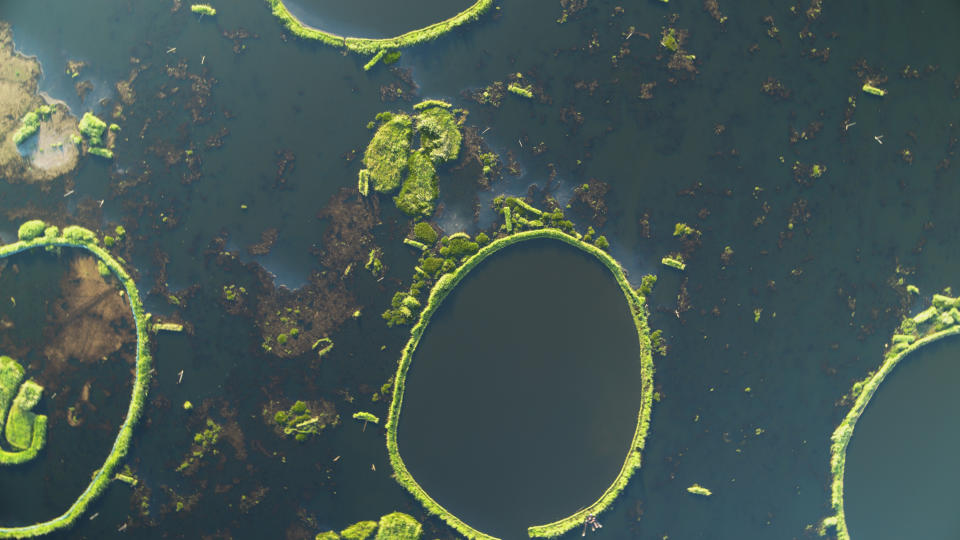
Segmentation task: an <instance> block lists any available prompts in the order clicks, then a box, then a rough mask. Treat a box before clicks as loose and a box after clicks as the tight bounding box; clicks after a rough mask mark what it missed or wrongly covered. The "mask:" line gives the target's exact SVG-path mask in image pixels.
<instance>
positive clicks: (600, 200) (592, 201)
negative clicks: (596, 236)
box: [570, 178, 610, 228]
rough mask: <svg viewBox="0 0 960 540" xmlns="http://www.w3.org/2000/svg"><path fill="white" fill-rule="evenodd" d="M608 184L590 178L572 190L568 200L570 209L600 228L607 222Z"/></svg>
mask: <svg viewBox="0 0 960 540" xmlns="http://www.w3.org/2000/svg"><path fill="white" fill-rule="evenodd" d="M609 191H610V185H609V184H607V183H606V182H601V181H599V180H597V179H595V178H591V179H590V181H589V182H587V183H586V184H583V185H582V186H579V187H577V188H576V189H575V190H574V192H573V193H574V194H573V200H572V201H570V204H571V207H572V210H573V212H574V213H576V214H580V216H581V217H587V219H588V220H589V221H590V222H591V223H592V224H593V226H595V227H597V228H600V227H603V225H604V224H605V223H606V222H607V193H608V192H609Z"/></svg>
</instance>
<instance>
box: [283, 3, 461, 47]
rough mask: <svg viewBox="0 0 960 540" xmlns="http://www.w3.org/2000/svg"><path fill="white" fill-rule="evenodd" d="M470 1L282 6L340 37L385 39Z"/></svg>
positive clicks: (436, 19) (437, 19)
mask: <svg viewBox="0 0 960 540" xmlns="http://www.w3.org/2000/svg"><path fill="white" fill-rule="evenodd" d="M473 4H474V0H455V1H449V0H426V1H422V0H421V1H418V2H388V1H385V0H359V1H353V2H342V1H337V0H289V1H286V2H284V5H285V6H286V7H287V9H288V10H289V11H290V13H291V14H293V16H294V17H296V18H298V19H300V21H301V22H303V23H304V24H306V25H308V26H312V27H314V28H319V29H321V30H325V31H328V32H333V33H335V34H337V35H341V36H350V37H367V38H385V37H393V36H399V35H400V34H404V33H407V32H409V31H411V30H416V29H417V28H423V27H425V26H429V25H431V24H433V23H435V22H440V21H442V20H445V19H449V18H450V17H453V16H454V15H456V14H457V13H460V12H461V11H463V10H464V9H466V8H468V7H470V6H471V5H473Z"/></svg>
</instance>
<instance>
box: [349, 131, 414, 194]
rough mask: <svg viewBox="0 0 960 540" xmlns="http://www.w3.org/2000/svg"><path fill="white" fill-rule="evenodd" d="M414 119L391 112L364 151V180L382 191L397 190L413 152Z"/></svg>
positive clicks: (362, 172)
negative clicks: (411, 145)
mask: <svg viewBox="0 0 960 540" xmlns="http://www.w3.org/2000/svg"><path fill="white" fill-rule="evenodd" d="M412 136H413V121H412V120H411V119H410V117H409V116H407V115H405V114H396V115H391V117H390V118H389V119H388V120H386V121H385V122H384V123H383V124H382V125H381V126H380V127H379V128H378V129H377V132H376V133H374V135H373V139H371V140H370V144H369V145H368V146H367V150H366V152H364V154H363V165H364V167H366V168H365V169H362V170H361V171H360V178H361V182H363V181H364V180H365V181H366V182H367V183H372V184H373V189H374V190H375V191H377V192H380V193H391V192H393V191H395V190H396V189H397V188H398V187H400V184H401V182H402V180H403V173H404V172H405V171H406V168H407V161H408V160H409V154H410V140H411V137H412Z"/></svg>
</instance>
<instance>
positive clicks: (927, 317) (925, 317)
mask: <svg viewBox="0 0 960 540" xmlns="http://www.w3.org/2000/svg"><path fill="white" fill-rule="evenodd" d="M907 290H908V291H909V292H910V293H913V294H916V293H917V292H918V290H917V288H916V287H914V286H912V285H911V286H908V287H907ZM948 294H949V293H948ZM957 334H960V298H953V297H950V296H947V295H943V294H935V295H933V298H932V299H931V305H930V307H928V308H927V309H925V310H923V311H921V312H920V313H918V314H916V315H914V316H913V317H906V318H904V319H903V322H901V323H900V326H899V328H898V329H897V331H896V332H895V333H894V334H893V338H891V340H890V344H889V346H888V347H887V351H886V352H885V353H884V355H883V363H882V364H880V368H879V369H877V371H876V372H873V373H870V374H869V375H867V377H866V378H865V379H864V380H862V381H858V382H857V383H855V384H854V385H853V388H852V390H851V397H852V398H853V399H854V400H855V401H854V403H853V407H852V408H851V409H850V412H848V413H847V416H846V417H845V418H844V419H843V422H841V423H840V425H839V426H838V427H837V429H836V430H834V432H833V435H832V436H831V437H830V439H831V441H832V443H831V445H830V471H831V474H832V476H833V480H832V483H831V498H830V504H831V506H832V507H833V511H834V512H835V514H834V515H832V516H830V517H827V518H826V519H824V520H823V521H822V522H821V524H820V533H821V535H823V534H826V530H827V529H829V528H835V529H836V533H837V540H850V532H849V530H848V529H847V518H846V513H845V512H844V507H843V475H844V470H845V469H846V464H847V446H848V445H849V444H850V439H851V438H852V437H853V428H854V427H855V426H856V424H857V420H859V419H860V416H861V415H862V414H863V412H864V411H865V410H866V408H867V405H868V404H869V403H870V399H871V398H873V394H874V393H876V391H877V388H879V386H880V383H882V382H883V381H884V379H886V378H887V375H889V374H890V373H891V372H892V371H893V369H894V368H895V367H897V365H898V364H899V363H900V362H901V361H902V360H903V359H904V358H906V357H907V356H908V355H910V354H911V353H913V352H915V351H917V350H918V349H920V348H922V347H924V346H926V345H929V344H931V343H933V342H935V341H939V340H941V339H943V338H945V337H949V336H954V335H957Z"/></svg>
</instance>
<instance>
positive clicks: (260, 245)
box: [247, 227, 279, 255]
mask: <svg viewBox="0 0 960 540" xmlns="http://www.w3.org/2000/svg"><path fill="white" fill-rule="evenodd" d="M278 237H279V232H278V231H277V229H276V227H271V228H269V229H267V230H265V231H263V232H262V233H260V241H259V242H257V243H256V244H251V245H250V246H249V247H248V248H247V253H249V254H251V255H267V254H268V253H270V250H271V249H273V244H275V243H276V241H277V238H278Z"/></svg>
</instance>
